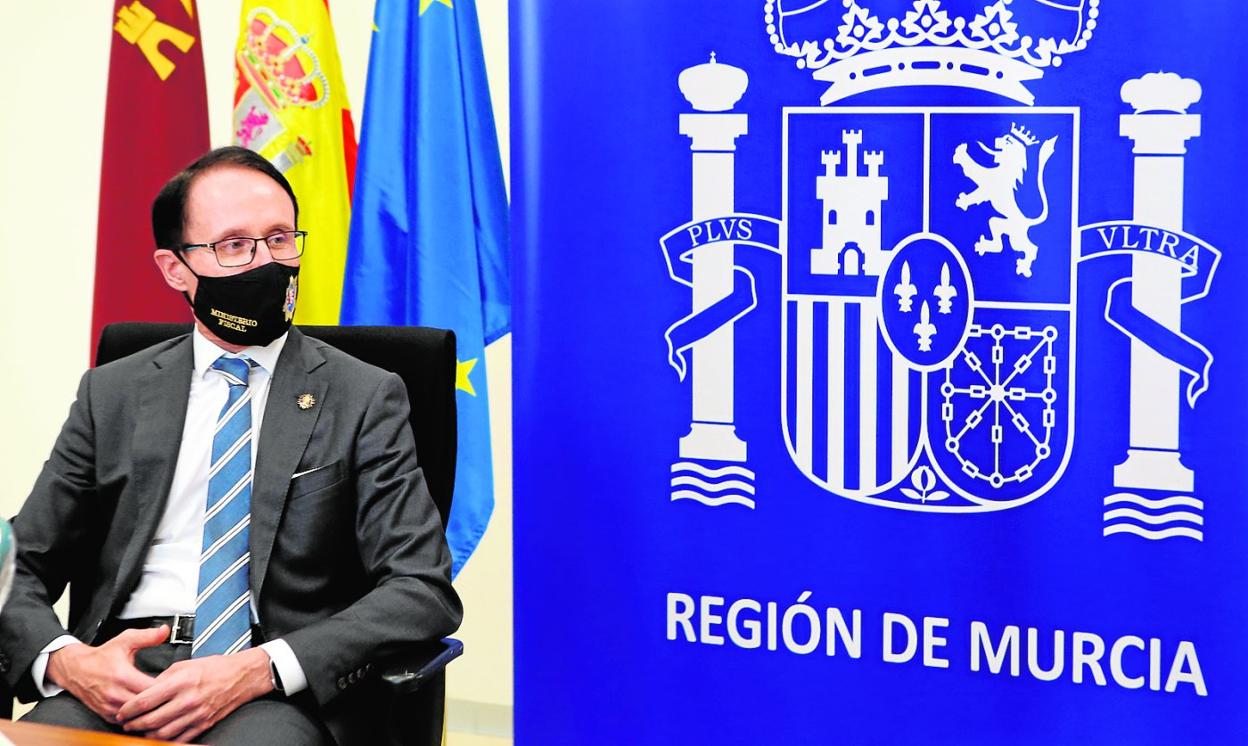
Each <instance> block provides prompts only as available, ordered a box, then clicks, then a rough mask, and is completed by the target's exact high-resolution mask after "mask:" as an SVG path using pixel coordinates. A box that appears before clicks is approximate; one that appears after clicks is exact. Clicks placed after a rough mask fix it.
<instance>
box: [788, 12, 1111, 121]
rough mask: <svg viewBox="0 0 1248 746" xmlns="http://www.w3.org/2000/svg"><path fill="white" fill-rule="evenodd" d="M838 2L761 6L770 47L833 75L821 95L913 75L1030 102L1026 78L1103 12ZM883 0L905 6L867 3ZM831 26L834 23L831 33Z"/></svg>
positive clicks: (1067, 49) (1088, 32)
mask: <svg viewBox="0 0 1248 746" xmlns="http://www.w3.org/2000/svg"><path fill="white" fill-rule="evenodd" d="M834 5H835V4H834V3H831V2H829V1H828V0H788V1H787V2H786V0H766V3H765V5H764V10H763V18H764V21H765V22H766V24H767V33H768V35H769V36H770V39H771V43H772V45H773V46H774V47H775V50H776V51H777V52H778V53H780V54H783V55H786V56H789V57H795V58H797V67H798V68H800V69H809V70H813V71H814V73H813V75H814V78H815V79H816V80H820V81H825V82H827V83H830V84H831V86H830V87H829V88H828V90H827V91H825V92H824V93H823V95H822V97H821V98H820V102H821V103H822V104H824V105H827V104H830V103H832V102H834V101H839V100H840V99H843V98H846V97H847V96H852V95H855V94H857V93H862V92H865V91H869V90H874V89H877V88H890V87H895V86H911V85H942V86H962V87H967V88H976V89H980V90H987V91H991V92H993V93H997V94H999V95H1002V96H1007V97H1009V98H1012V99H1015V100H1017V101H1021V102H1023V103H1027V104H1030V103H1032V102H1033V101H1034V97H1033V96H1032V94H1031V92H1030V91H1028V90H1027V88H1026V87H1025V86H1024V85H1023V82H1024V81H1027V80H1035V79H1036V78H1039V77H1040V76H1041V75H1043V71H1044V69H1045V68H1049V67H1058V66H1059V65H1061V64H1062V58H1063V56H1065V55H1069V54H1072V53H1074V52H1078V51H1081V50H1083V49H1084V48H1086V47H1087V45H1088V41H1089V40H1091V38H1092V31H1093V29H1095V28H1096V19H1097V16H1098V15H1099V13H1100V10H1099V5H1100V0H996V1H995V2H991V3H989V2H986V0H978V1H976V0H913V1H911V0H906V2H898V1H897V0H894V1H893V2H892V3H889V2H887V1H886V0H874V2H872V0H841V2H840V3H839V5H840V6H841V8H835V7H829V6H834ZM887 5H894V6H900V7H901V8H902V9H903V10H904V14H892V15H890V14H887V13H877V12H875V11H873V10H872V9H871V7H868V6H877V7H878V6H887ZM954 7H956V8H958V9H957V10H951V8H954ZM962 9H965V10H966V11H967V12H961V11H962ZM842 10H843V12H841V11H842ZM838 15H839V19H838V18H837V16H838ZM1020 26H1023V27H1024V30H1030V31H1031V33H1024V32H1023V31H1020ZM832 27H835V31H836V33H835V35H834V36H828V35H827V33H828V29H829V28H832ZM820 37H822V38H820Z"/></svg>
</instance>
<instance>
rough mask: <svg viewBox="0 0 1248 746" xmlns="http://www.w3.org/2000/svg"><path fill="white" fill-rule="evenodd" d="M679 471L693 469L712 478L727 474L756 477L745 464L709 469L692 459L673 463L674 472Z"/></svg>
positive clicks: (747, 477) (695, 472)
mask: <svg viewBox="0 0 1248 746" xmlns="http://www.w3.org/2000/svg"><path fill="white" fill-rule="evenodd" d="M679 471H691V472H693V473H694V474H701V475H702V476H704V477H710V478H712V479H717V478H719V477H726V476H734V477H745V478H746V479H753V478H754V472H752V471H750V470H749V469H747V468H745V467H744V466H724V467H722V468H719V469H708V468H707V467H705V466H703V465H701V464H695V463H693V462H692V461H678V462H676V463H674V464H672V473H673V474H675V473H676V472H679Z"/></svg>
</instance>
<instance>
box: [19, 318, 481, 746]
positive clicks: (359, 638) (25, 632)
mask: <svg viewBox="0 0 1248 746" xmlns="http://www.w3.org/2000/svg"><path fill="white" fill-rule="evenodd" d="M276 368H277V370H276V371H274V375H273V379H272V382H271V384H270V388H269V398H268V404H267V405H266V408H265V415H264V423H263V426H262V427H261V430H260V442H259V445H258V449H259V450H258V451H257V459H256V470H255V477H254V484H253V488H252V496H251V516H252V518H251V529H250V530H251V587H252V589H253V591H255V595H256V597H257V599H258V601H257V605H258V609H257V611H258V613H259V617H260V625H261V630H262V631H263V633H264V636H265V638H266V639H274V638H277V637H281V638H283V639H284V640H286V642H287V643H289V644H290V646H291V648H292V649H293V650H294V653H295V656H296V657H297V658H298V659H299V663H300V665H301V666H302V667H303V670H304V673H305V674H306V675H307V678H308V692H305V693H303V695H302V697H301V698H300V699H302V700H303V701H304V702H305V703H307V704H309V705H310V706H312V703H313V701H314V703H315V705H314V706H315V707H316V708H317V709H318V711H319V712H320V714H321V716H322V717H323V718H324V720H325V722H326V725H327V726H328V727H329V728H330V730H331V731H332V732H333V733H334V735H335V736H336V737H337V738H338V740H339V742H340V743H351V742H359V741H361V740H362V739H365V738H367V736H362V735H360V734H365V733H367V731H368V729H369V727H376V726H377V724H378V723H379V722H381V721H382V718H381V716H380V713H378V712H377V707H378V703H377V702H376V699H375V698H374V697H372V696H370V694H371V693H370V692H369V689H370V688H371V683H370V679H371V676H370V675H371V674H373V673H374V668H373V665H372V664H373V663H374V662H376V661H378V659H379V658H380V657H383V656H385V655H387V654H389V653H391V652H394V651H396V650H398V649H400V648H401V647H402V646H403V645H404V644H405V643H409V642H415V641H420V640H431V639H437V638H440V637H442V636H444V635H447V634H450V633H451V632H453V631H454V630H455V629H456V628H457V627H458V626H459V621H460V617H461V614H462V609H461V606H460V602H459V598H458V597H457V596H456V594H455V591H454V590H453V589H452V588H451V582H450V553H449V551H448V550H447V547H446V542H445V538H444V537H443V534H442V524H441V521H440V519H439V517H438V512H437V510H436V508H435V507H434V504H433V501H432V500H431V499H430V497H429V493H428V490H427V488H426V486H425V481H424V476H423V474H422V472H421V469H420V467H419V466H418V465H417V461H416V453H415V446H414V443H413V440H412V434H411V428H410V426H409V424H408V421H407V418H408V402H407V393H406V391H405V390H404V388H403V384H402V382H401V380H400V379H399V377H398V376H396V375H394V374H392V373H387V372H385V371H383V370H381V369H379V368H375V367H373V366H371V365H367V364H365V363H363V362H360V361H359V360H356V359H355V358H352V357H350V356H348V355H346V354H345V353H343V352H340V351H338V350H336V349H334V348H332V347H330V346H329V345H326V344H324V343H323V342H320V341H318V340H315V339H310V338H308V337H305V336H304V335H303V334H302V333H300V332H299V330H298V329H293V328H292V329H291V331H290V336H289V337H288V338H287V341H286V345H285V347H284V348H283V350H282V354H281V357H280V359H279V360H278V363H277V366H276ZM191 373H192V351H191V339H190V336H189V335H184V336H181V337H178V338H176V339H173V340H170V341H168V342H165V343H162V344H158V345H155V346H153V347H150V348H148V349H146V350H144V351H142V352H139V353H136V354H134V355H131V356H130V357H127V358H124V359H122V360H118V361H115V362H113V363H109V364H108V365H104V366H101V367H99V368H96V369H94V370H90V371H88V372H87V373H86V374H85V375H84V376H83V378H82V382H81V384H80V386H79V389H78V398H77V401H75V402H74V404H73V406H72V407H71V409H70V413H69V419H68V420H67V421H66V423H65V426H64V428H63V429H62V431H61V434H60V436H59V438H58V439H57V441H56V445H55V447H54V448H53V451H52V455H51V457H50V458H49V459H48V462H47V463H46V464H45V465H44V467H43V471H42V473H41V474H40V475H39V478H38V480H37V481H36V483H35V487H34V490H33V491H32V492H31V495H30V497H29V498H28V499H27V500H26V503H25V504H24V505H23V507H22V510H21V512H20V513H19V514H18V516H17V518H15V519H14V521H13V527H14V533H15V535H16V539H17V547H18V552H17V574H16V578H15V581H14V584H13V591H12V595H11V596H10V598H9V600H8V603H7V604H6V605H5V607H4V611H3V614H0V672H3V674H4V676H5V677H6V679H7V680H8V682H9V684H10V685H11V686H12V687H13V688H14V691H15V692H16V693H17V694H18V696H19V698H21V699H24V700H29V699H34V698H35V697H37V696H38V695H37V692H36V690H35V689H34V683H33V681H32V679H31V677H30V667H31V664H32V662H33V661H34V659H35V657H36V656H37V655H38V653H39V651H40V650H42V649H43V648H44V647H45V646H46V645H47V644H48V643H49V642H51V641H52V640H53V639H55V638H56V637H58V636H59V635H62V634H64V633H65V629H64V628H63V627H62V626H61V623H60V622H59V621H58V620H57V618H56V616H55V615H54V614H53V612H52V607H51V604H52V602H53V601H55V600H56V599H57V598H58V597H59V596H60V595H61V594H62V593H63V592H64V589H65V585H66V583H68V584H69V587H70V611H69V625H70V632H71V633H72V634H73V635H74V636H76V637H77V638H78V639H80V640H82V641H83V642H86V643H89V644H90V643H97V642H99V640H98V638H97V635H98V633H99V630H100V627H101V625H102V624H103V623H104V622H105V621H106V620H108V619H110V618H111V617H113V616H114V615H115V614H117V613H118V612H119V611H120V610H121V609H122V607H123V606H124V605H125V603H126V601H127V599H128V598H129V597H130V594H131V593H132V592H133V591H134V589H135V587H136V586H137V584H138V580H139V577H140V574H141V570H142V566H143V562H144V559H145V557H146V555H147V550H148V547H149V546H150V544H151V540H152V536H153V535H154V533H155V531H156V527H157V524H158V523H159V521H160V518H161V516H162V514H163V512H164V509H165V503H166V500H167V499H168V495H169V488H170V484H171V482H172V480H173V471H174V466H175V464H176V461H177V455H178V448H179V446H180V442H181V437H182V427H183V422H184V420H185V418H186V406H187V397H188V393H189V389H190V381H191ZM305 393H310V394H312V395H313V396H314V397H315V398H316V404H315V406H313V407H311V408H310V409H306V410H305V409H301V408H300V407H298V406H297V405H296V400H297V399H298V397H299V396H300V395H301V394H305ZM310 470H314V471H310ZM305 471H307V472H309V473H307V474H303V475H301V476H299V477H293V476H292V475H294V474H297V473H300V472H305ZM296 696H298V695H296Z"/></svg>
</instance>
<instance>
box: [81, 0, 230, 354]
mask: <svg viewBox="0 0 1248 746" xmlns="http://www.w3.org/2000/svg"><path fill="white" fill-rule="evenodd" d="M112 22H113V37H112V38H113V41H112V51H111V53H110V55H109V69H108V103H107V108H106V109H105V118H104V158H103V162H102V166H101V170H100V213H99V223H98V227H97V233H96V239H97V243H96V262H95V301H94V307H93V313H92V323H91V340H92V342H91V346H92V358H94V354H95V340H97V339H99V332H100V329H101V328H102V327H103V326H104V325H105V324H108V323H111V322H114V321H185V320H189V319H190V312H189V310H188V309H189V307H188V306H187V304H186V301H185V300H183V299H182V297H181V296H179V295H178V294H177V293H175V292H174V291H172V290H170V289H169V287H168V286H167V285H165V283H164V281H163V280H162V279H161V276H160V273H159V271H158V270H157V269H156V265H155V264H154V263H153V262H152V251H153V250H154V248H155V247H154V245H153V243H152V229H151V225H152V223H151V210H152V199H153V198H154V197H155V196H156V193H157V192H158V191H160V187H161V186H163V185H164V183H165V181H167V180H168V179H169V177H170V176H173V174H174V173H176V172H177V171H179V170H180V169H182V168H183V167H184V166H186V165H187V164H189V163H190V162H191V161H193V160H194V159H195V158H197V157H199V156H200V155H202V154H203V153H204V151H206V150H207V149H208V104H207V96H206V93H205V88H204V58H203V54H202V53H201V51H200V36H199V21H198V18H197V15H196V9H195V0H117V2H116V4H115V6H114V12H113V18H112Z"/></svg>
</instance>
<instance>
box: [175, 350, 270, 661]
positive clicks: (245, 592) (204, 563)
mask: <svg viewBox="0 0 1248 746" xmlns="http://www.w3.org/2000/svg"><path fill="white" fill-rule="evenodd" d="M255 365H256V363H254V362H252V361H251V360H248V359H247V358H240V357H227V356H225V355H222V356H221V357H219V358H217V361H216V362H214V363H213V364H212V369H213V370H215V371H217V372H219V373H220V374H221V375H222V376H224V377H225V380H226V381H228V382H229V384H230V396H229V399H227V400H226V402H225V407H224V408H223V409H222V410H221V416H220V417H218V418H217V430H216V433H215V434H214V435H213V437H212V467H211V469H210V470H209V472H208V505H207V512H206V513H205V514H204V542H203V551H202V553H201V554H200V556H199V595H198V597H197V598H196V599H195V642H194V643H193V644H192V646H191V655H192V657H195V658H200V657H203V656H206V655H228V654H230V653H234V652H237V651H239V650H242V649H244V648H247V647H251V584H250V582H249V580H248V577H247V569H248V564H249V563H250V559H251V552H250V549H249V546H248V540H249V536H250V533H251V532H250V530H249V527H250V525H251V476H252V474H251V389H250V388H249V387H248V385H247V383H248V379H249V377H250V373H251V368H252V367H254V366H255Z"/></svg>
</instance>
